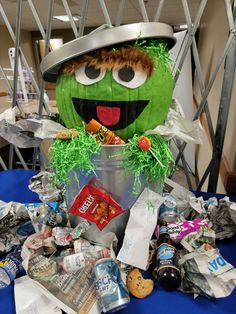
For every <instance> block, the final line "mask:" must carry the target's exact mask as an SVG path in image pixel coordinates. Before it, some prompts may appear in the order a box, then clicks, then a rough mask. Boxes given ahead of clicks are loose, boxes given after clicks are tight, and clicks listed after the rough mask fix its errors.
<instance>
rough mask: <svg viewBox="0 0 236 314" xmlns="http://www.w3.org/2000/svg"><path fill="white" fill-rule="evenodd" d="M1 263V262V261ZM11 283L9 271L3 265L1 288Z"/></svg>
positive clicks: (0, 273)
mask: <svg viewBox="0 0 236 314" xmlns="http://www.w3.org/2000/svg"><path fill="white" fill-rule="evenodd" d="M0 263H1V262H0ZM10 283H11V279H10V277H9V275H8V273H7V272H6V271H5V270H4V269H3V268H2V267H1V268H0V289H2V288H6V287H7V286H9V285H10Z"/></svg>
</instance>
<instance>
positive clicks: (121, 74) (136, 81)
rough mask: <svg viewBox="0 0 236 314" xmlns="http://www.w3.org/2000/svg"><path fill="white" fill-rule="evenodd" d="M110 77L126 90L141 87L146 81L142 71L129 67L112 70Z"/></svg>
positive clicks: (145, 75)
mask: <svg viewBox="0 0 236 314" xmlns="http://www.w3.org/2000/svg"><path fill="white" fill-rule="evenodd" d="M112 75H113V78H114V80H115V81H116V82H117V83H119V84H121V85H123V86H126V87H128V88H137V87H139V86H141V85H142V84H143V83H144V82H145V81H146V79H147V74H146V73H145V72H144V71H140V70H134V69H133V68H132V67H130V66H124V67H122V68H120V69H113V70H112Z"/></svg>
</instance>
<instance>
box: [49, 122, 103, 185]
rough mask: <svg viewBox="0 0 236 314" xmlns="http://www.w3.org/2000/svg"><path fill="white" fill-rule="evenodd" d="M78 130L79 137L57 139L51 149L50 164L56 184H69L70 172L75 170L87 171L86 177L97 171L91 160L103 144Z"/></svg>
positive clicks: (81, 129) (92, 136)
mask: <svg viewBox="0 0 236 314" xmlns="http://www.w3.org/2000/svg"><path fill="white" fill-rule="evenodd" d="M76 130H78V132H79V135H78V137H74V138H72V139H69V140H59V139H56V140H55V141H54V142H53V144H52V146H51V147H50V150H49V163H50V168H51V171H52V172H54V181H55V183H56V184H64V185H66V184H68V183H69V182H70V178H69V172H70V171H71V170H72V169H74V168H76V169H78V170H80V171H83V172H84V171H85V175H89V174H90V173H91V172H94V170H95V165H94V163H93V162H92V160H91V159H92V156H93V155H94V154H98V153H99V152H100V149H101V144H100V142H97V141H96V139H95V136H94V135H92V134H90V133H86V132H85V130H84V128H77V129H76Z"/></svg>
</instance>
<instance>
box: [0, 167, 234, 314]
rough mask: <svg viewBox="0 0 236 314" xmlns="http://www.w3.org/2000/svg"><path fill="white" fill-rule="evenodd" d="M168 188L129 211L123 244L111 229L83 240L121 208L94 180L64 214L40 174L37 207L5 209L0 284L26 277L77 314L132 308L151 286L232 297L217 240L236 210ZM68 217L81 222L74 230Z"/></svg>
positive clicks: (34, 185)
mask: <svg viewBox="0 0 236 314" xmlns="http://www.w3.org/2000/svg"><path fill="white" fill-rule="evenodd" d="M167 180H168V179H167ZM166 186H167V187H168V188H170V186H172V191H171V192H168V193H167V192H164V193H162V194H161V195H160V194H158V193H156V192H154V191H152V190H151V189H148V188H145V189H144V190H143V192H142V193H141V194H140V196H139V197H138V199H137V200H136V202H135V203H134V205H133V206H132V208H131V209H130V216H129V219H128V223H127V226H126V228H125V232H124V238H123V241H122V243H119V241H117V237H116V235H115V233H112V232H108V233H104V234H103V235H102V237H100V238H99V239H98V242H97V243H95V242H91V241H88V240H87V239H86V232H87V233H88V232H89V230H90V228H91V226H92V225H94V224H95V225H96V228H98V230H101V229H103V228H105V227H106V225H109V223H110V221H112V220H113V219H115V218H114V217H116V215H122V213H123V211H124V209H122V207H121V206H120V205H119V204H118V203H117V202H116V201H115V200H114V199H113V198H112V196H111V195H109V194H108V192H107V191H104V190H103V189H102V187H101V184H98V183H97V182H96V180H93V181H92V182H90V184H88V185H86V186H85V187H82V188H81V190H80V191H78V194H77V196H76V198H75V199H74V202H73V204H72V205H71V207H70V208H67V207H66V205H65V200H64V194H63V191H62V190H60V187H59V186H57V188H52V187H53V178H52V176H51V174H50V173H49V172H46V171H45V172H40V173H39V174H38V175H36V176H34V177H33V178H32V179H31V182H30V184H29V188H30V189H31V190H32V191H34V192H36V193H38V195H39V198H40V200H41V201H42V203H30V204H20V203H15V202H10V203H4V202H1V207H0V218H1V219H0V230H1V236H0V243H1V246H0V250H1V254H4V255H5V257H4V259H3V260H2V261H1V262H0V287H1V288H4V287H6V286H8V285H9V284H10V282H11V281H13V280H14V279H15V278H16V277H19V276H22V275H23V274H25V272H26V273H27V275H28V276H29V277H30V278H31V279H32V281H33V282H34V284H36V285H37V286H38V287H39V288H40V289H41V291H42V293H43V294H45V295H46V296H47V297H49V298H51V299H53V301H54V302H55V301H56V304H57V305H58V306H59V307H61V308H62V309H63V310H64V311H66V312H67V311H68V312H71V311H72V312H73V311H74V312H75V313H89V312H90V311H95V312H96V313H101V312H102V311H103V312H104V313H106V312H108V311H111V310H112V311H118V310H120V309H122V308H124V307H126V306H127V307H128V306H129V302H130V296H133V297H136V298H145V297H147V296H148V295H149V294H151V293H152V291H153V289H164V290H166V291H171V290H175V289H178V290H180V291H182V292H183V293H192V294H194V295H195V296H198V295H203V296H205V297H208V298H220V297H226V296H228V295H229V294H230V293H231V292H232V291H233V289H234V287H235V285H236V269H235V268H234V267H233V266H232V265H231V264H229V263H228V262H227V261H226V260H225V259H224V257H223V256H221V254H220V252H219V250H218V249H217V247H216V240H223V239H225V238H229V237H232V236H233V235H234V234H235V232H236V215H235V212H236V204H235V203H233V202H231V201H229V199H228V198H227V197H225V198H223V199H220V200H217V199H216V198H210V199H208V200H203V198H201V197H200V198H196V197H195V196H194V194H192V193H191V192H189V191H187V190H185V189H184V188H182V187H180V186H179V185H177V184H176V183H173V182H172V181H171V180H168V182H167V181H166ZM169 190H170V189H169ZM164 191H165V186H164ZM104 213H105V214H104ZM74 215H78V216H79V217H80V220H79V223H78V224H77V225H75V226H72V225H71V222H70V221H71V217H72V216H74ZM9 230H10V232H9ZM6 254H7V255H6ZM22 265H23V267H24V269H23V267H22ZM24 270H25V271H24ZM144 273H145V276H144ZM32 284H33V283H32Z"/></svg>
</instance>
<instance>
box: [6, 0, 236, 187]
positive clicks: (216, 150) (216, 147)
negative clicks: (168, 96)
mask: <svg viewBox="0 0 236 314" xmlns="http://www.w3.org/2000/svg"><path fill="white" fill-rule="evenodd" d="M78 1H81V2H82V12H81V15H82V16H81V19H80V24H79V29H77V26H76V24H75V22H74V19H73V14H72V12H71V10H70V7H69V5H68V1H67V0H61V2H62V5H63V6H64V9H65V12H66V14H67V15H68V17H69V20H70V25H71V28H72V30H73V33H74V36H75V38H77V37H81V36H83V34H84V28H85V21H86V17H87V15H88V5H89V0H78ZM136 1H137V3H138V5H139V8H140V13H141V15H142V18H143V21H144V22H149V21H150V19H149V17H148V14H147V11H146V8H145V1H144V0H136ZM180 1H181V3H182V8H183V12H184V15H185V19H186V24H187V33H186V37H185V40H184V42H183V44H182V47H181V50H180V54H179V55H178V56H177V59H176V62H175V67H174V68H173V76H174V79H175V82H177V81H178V78H179V74H180V72H181V69H182V66H183V63H184V60H185V57H186V55H187V53H188V51H189V50H190V49H191V51H192V56H193V60H194V65H195V69H196V79H197V82H198V84H199V88H200V92H201V97H202V99H201V102H200V105H199V108H198V110H197V112H196V114H195V116H194V120H195V119H199V118H200V115H201V113H202V112H205V114H206V118H207V124H208V129H209V133H210V139H211V144H212V147H213V149H212V159H211V161H210V163H209V164H208V166H207V167H206V170H205V173H204V175H203V177H202V178H201V180H200V183H199V185H198V187H197V189H198V190H200V189H201V187H202V186H203V184H204V182H205V181H206V179H207V177H208V176H209V181H208V191H209V192H216V187H217V182H218V176H219V167H220V161H221V157H222V151H223V145H224V138H225V131H226V126H227V118H228V112H229V106H230V100H231V93H232V88H233V82H234V76H235V66H236V57H235V56H236V3H235V0H224V3H225V9H226V13H227V18H228V25H229V37H228V40H227V43H226V45H225V48H224V51H223V52H222V55H221V57H220V59H219V60H218V64H217V65H216V67H215V69H214V71H213V74H212V76H211V78H210V80H209V83H208V85H207V86H205V85H204V80H203V75H202V71H201V65H200V61H199V55H198V49H197V44H196V40H195V34H196V31H197V29H198V27H199V23H200V20H201V17H202V15H203V13H204V9H205V7H206V4H207V0H201V1H200V4H199V8H198V12H197V14H196V17H195V20H194V21H192V20H191V15H190V11H189V7H188V2H187V0H180ZM98 2H99V4H100V7H101V10H102V12H103V15H104V20H105V23H106V24H107V25H110V26H112V22H111V19H110V16H109V12H108V10H107V7H106V3H105V0H98ZM165 2H166V0H160V1H159V2H158V4H157V8H156V12H155V16H154V20H153V21H154V22H158V21H159V20H160V17H161V14H162V10H163V7H164V5H165ZM22 3H23V0H18V1H17V11H16V12H17V15H16V16H17V20H16V31H15V33H14V31H13V29H12V26H11V25H10V23H9V21H8V18H7V16H6V14H5V11H4V8H3V6H2V4H1V0H0V18H2V19H3V21H4V23H5V25H6V27H7V29H8V31H9V34H10V36H11V38H12V40H13V42H14V43H15V63H14V85H13V88H11V85H10V83H9V82H8V79H7V77H6V75H5V73H4V70H3V68H2V67H1V65H0V73H1V75H2V77H3V79H4V80H5V82H6V84H7V86H8V88H9V92H10V93H11V94H12V96H13V97H12V99H13V100H12V106H13V107H15V106H18V108H19V110H20V111H22V110H23V108H22V107H21V105H20V104H19V103H18V102H17V99H16V89H17V79H18V62H19V58H21V60H22V63H23V65H24V66H25V67H26V69H27V70H29V65H28V63H27V60H26V58H25V56H24V54H23V51H22V50H21V47H20V30H21V19H22ZM27 3H28V5H29V8H30V10H31V12H32V14H33V17H34V19H35V22H36V24H37V26H38V29H39V31H40V33H41V36H42V38H43V39H44V40H45V43H46V48H45V55H46V54H47V53H48V52H49V42H50V37H51V29H52V18H53V9H54V0H49V1H47V6H48V7H47V12H48V18H47V26H46V29H47V31H45V30H44V26H43V25H42V23H41V20H40V16H39V15H38V13H37V10H36V8H35V6H34V2H33V0H27ZM125 4H126V0H119V8H118V12H117V16H116V20H115V26H119V25H121V23H122V18H123V13H124V10H125ZM45 11H46V8H45ZM137 22H139V21H137ZM222 64H224V78H223V84H222V91H221V99H220V106H219V112H218V119H217V124H216V127H215V130H214V128H213V124H212V120H211V116H210V112H209V108H208V101H207V98H208V95H209V93H210V91H211V88H212V86H213V83H214V82H215V79H216V77H217V74H218V72H219V69H220V67H221V65H222ZM28 72H29V73H30V76H31V79H32V83H33V86H34V87H35V89H36V91H37V93H38V95H39V106H38V114H39V117H41V115H42V111H43V108H45V110H46V112H47V113H48V114H50V110H49V108H48V106H47V104H46V103H45V101H44V87H45V83H44V81H43V79H41V80H40V84H39V86H38V85H37V82H36V80H35V79H34V77H33V74H32V72H31V71H28ZM175 144H176V146H177V148H178V151H179V153H178V155H177V158H176V165H178V163H179V161H180V160H181V161H182V165H183V168H184V171H185V175H186V179H187V183H188V186H189V188H192V184H191V180H190V177H189V167H188V164H187V162H186V159H185V156H184V150H185V147H186V143H182V142H181V141H175ZM14 151H15V153H16V154H17V155H18V157H19V159H20V161H21V162H22V165H23V167H24V168H25V169H27V164H26V163H25V161H24V159H23V157H22V155H21V153H20V151H19V149H18V148H17V147H15V146H14V145H10V152H9V166H8V168H10V169H11V168H12V167H13V153H14ZM36 151H37V150H35V152H36ZM36 159H37V158H36V157H35V158H34V160H36ZM0 164H1V166H2V168H3V169H4V170H7V166H6V165H5V163H4V161H3V159H2V158H1V156H0Z"/></svg>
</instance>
